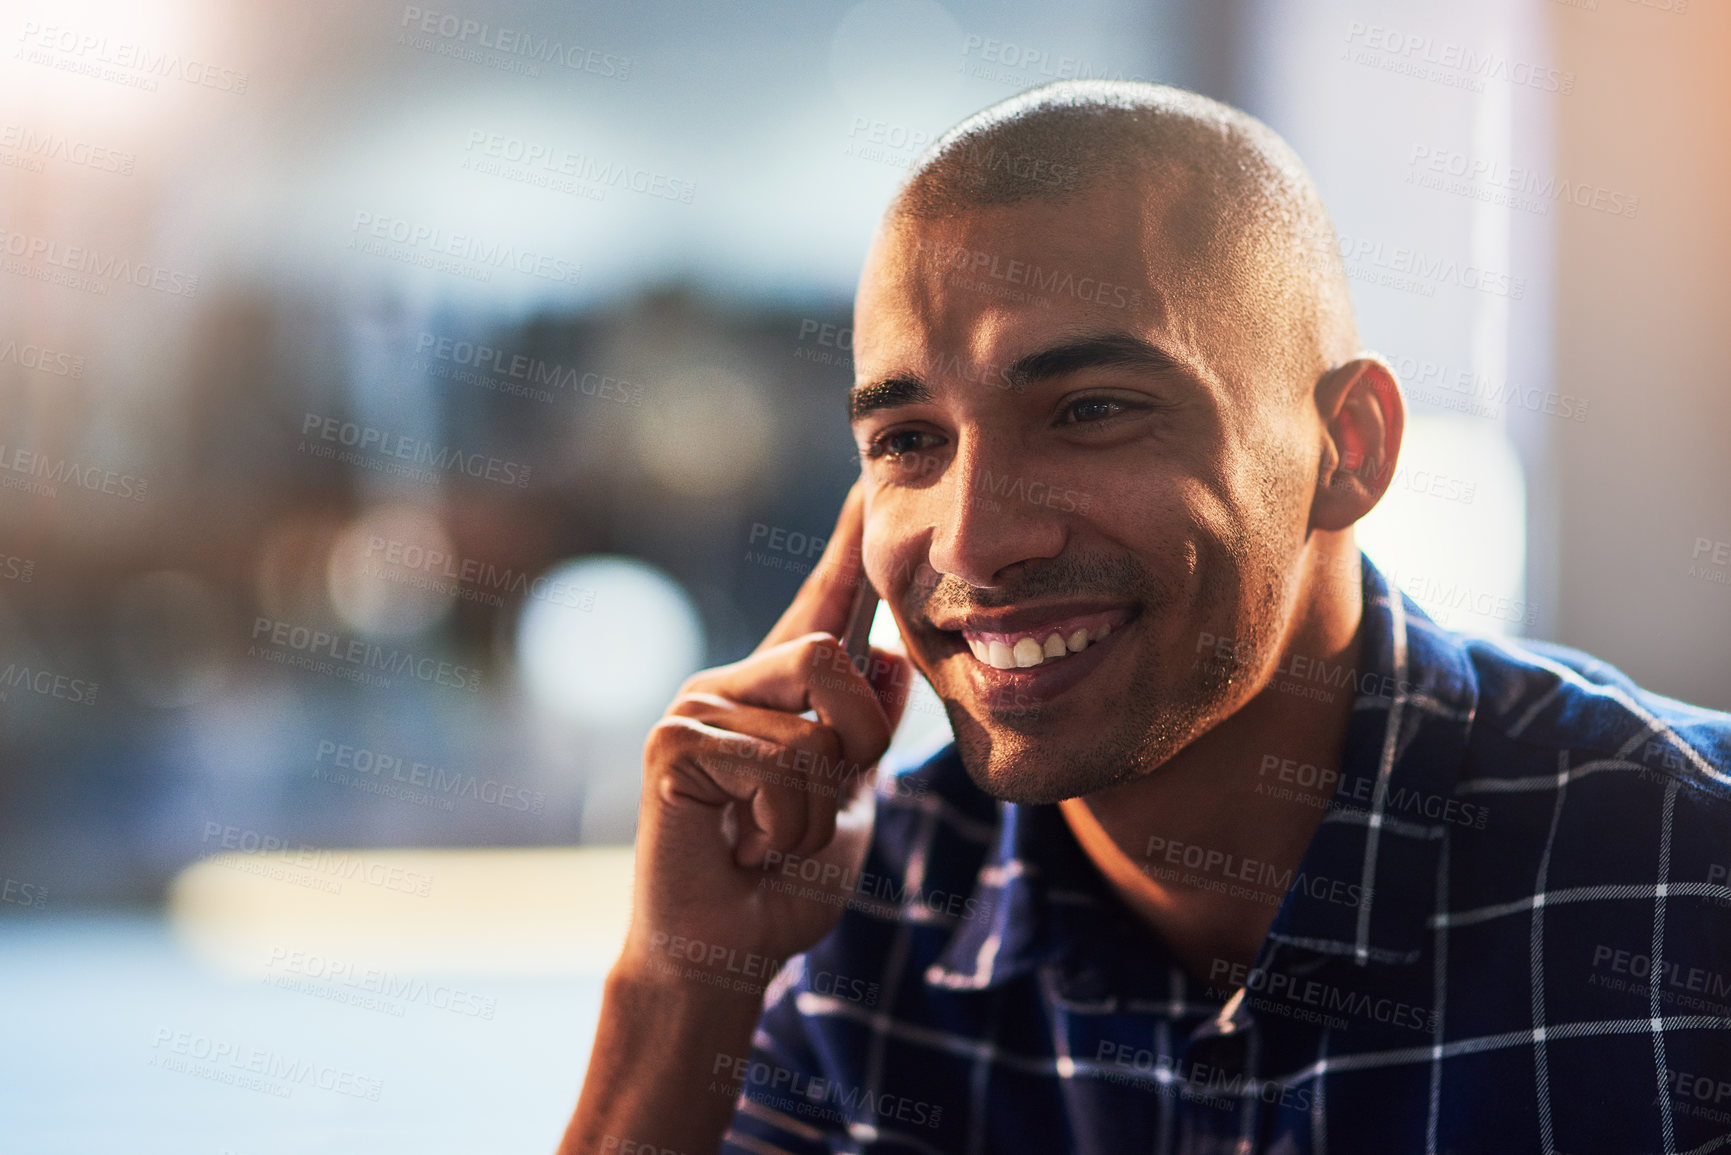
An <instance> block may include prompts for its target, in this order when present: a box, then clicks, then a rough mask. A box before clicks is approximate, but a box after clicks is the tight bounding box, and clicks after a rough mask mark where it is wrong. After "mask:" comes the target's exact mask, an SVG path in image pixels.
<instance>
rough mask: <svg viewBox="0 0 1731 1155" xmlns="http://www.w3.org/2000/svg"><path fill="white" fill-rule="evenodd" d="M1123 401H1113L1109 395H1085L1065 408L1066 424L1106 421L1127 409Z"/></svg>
mask: <svg viewBox="0 0 1731 1155" xmlns="http://www.w3.org/2000/svg"><path fill="white" fill-rule="evenodd" d="M1127 408H1128V406H1126V405H1125V404H1124V403H1123V402H1122V401H1113V400H1111V399H1110V398H1107V397H1085V398H1083V399H1082V400H1080V401H1072V402H1071V403H1070V404H1069V405H1067V406H1066V407H1065V408H1064V420H1063V422H1062V424H1065V425H1086V424H1089V423H1091V422H1095V421H1105V420H1107V419H1108V418H1111V417H1116V416H1118V415H1119V414H1120V413H1122V412H1124V411H1125V409H1127Z"/></svg>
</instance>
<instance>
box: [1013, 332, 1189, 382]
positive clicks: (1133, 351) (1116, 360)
mask: <svg viewBox="0 0 1731 1155" xmlns="http://www.w3.org/2000/svg"><path fill="white" fill-rule="evenodd" d="M1110 368H1133V369H1147V370H1150V371H1152V372H1156V373H1158V372H1166V371H1169V370H1172V369H1179V368H1182V365H1181V363H1180V362H1179V361H1178V359H1177V358H1175V357H1173V356H1172V355H1171V354H1169V353H1167V352H1166V351H1165V350H1164V349H1161V348H1160V347H1159V346H1157V345H1152V344H1150V343H1149V342H1147V341H1144V340H1143V339H1142V338H1140V337H1133V336H1131V335H1130V334H1129V333H1101V334H1097V335H1095V336H1091V337H1078V338H1076V339H1075V340H1072V341H1065V342H1064V343H1063V344H1061V345H1054V346H1052V347H1051V348H1049V349H1042V350H1040V351H1039V352H1037V353H1029V354H1028V355H1027V356H1026V357H1021V358H1018V359H1017V361H1016V363H1015V364H1013V365H1011V366H1010V368H1009V371H1008V372H1007V373H1005V375H1004V376H1005V378H1006V380H1008V381H1009V382H1010V385H1011V387H1012V388H1016V389H1021V388H1025V387H1027V386H1028V385H1031V384H1033V383H1034V382H1036V381H1045V380H1048V379H1050V378H1052V377H1062V376H1064V375H1065V374H1067V373H1075V372H1077V371H1078V370H1082V369H1110Z"/></svg>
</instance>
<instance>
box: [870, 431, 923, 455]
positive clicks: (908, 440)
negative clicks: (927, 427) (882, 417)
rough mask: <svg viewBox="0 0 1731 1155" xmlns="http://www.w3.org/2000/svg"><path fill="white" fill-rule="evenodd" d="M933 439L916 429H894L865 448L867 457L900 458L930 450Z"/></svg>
mask: <svg viewBox="0 0 1731 1155" xmlns="http://www.w3.org/2000/svg"><path fill="white" fill-rule="evenodd" d="M933 440H934V439H933V437H932V435H931V434H929V433H922V432H920V431H919V430H918V429H895V430H891V431H890V432H888V433H885V434H883V435H882V436H880V437H877V438H875V439H874V440H873V441H872V443H871V445H869V446H868V447H867V448H866V456H867V457H890V458H902V457H906V456H907V455H909V454H911V453H919V452H921V451H923V450H926V449H930V448H931V446H932V442H933Z"/></svg>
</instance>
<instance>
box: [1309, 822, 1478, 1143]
mask: <svg viewBox="0 0 1731 1155" xmlns="http://www.w3.org/2000/svg"><path fill="white" fill-rule="evenodd" d="M1448 905H1449V839H1448V835H1447V833H1446V832H1445V833H1444V835H1443V844H1442V850H1441V851H1440V852H1439V853H1438V855H1437V877H1436V913H1437V918H1436V923H1435V929H1436V947H1435V950H1436V962H1435V963H1434V965H1433V966H1432V975H1433V978H1432V984H1433V985H1432V988H1431V1009H1432V1010H1433V1011H1434V1012H1435V1015H1436V1026H1435V1027H1434V1028H1433V1031H1434V1033H1433V1035H1432V1038H1433V1039H1434V1040H1435V1041H1434V1042H1433V1043H1432V1044H1431V1059H1430V1114H1429V1116H1428V1117H1427V1118H1426V1120H1425V1128H1424V1151H1425V1155H1436V1137H1437V1128H1438V1126H1439V1125H1440V1124H1441V1122H1442V1044H1443V1039H1444V1038H1445V1035H1444V1027H1443V1024H1444V1022H1445V1021H1446V1016H1447V1012H1448V982H1449V927H1448V921H1447V919H1446V917H1445V916H1446V915H1447V913H1448ZM1317 1093H1318V1094H1320V1093H1321V1080H1318V1082H1317Z"/></svg>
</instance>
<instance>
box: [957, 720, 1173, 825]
mask: <svg viewBox="0 0 1731 1155" xmlns="http://www.w3.org/2000/svg"><path fill="white" fill-rule="evenodd" d="M951 728H952V729H954V731H955V734H956V753H957V754H958V755H960V757H961V759H962V766H963V768H964V769H966V770H967V772H968V777H969V778H971V779H972V780H973V783H974V785H975V786H978V787H979V788H980V789H981V790H982V791H984V792H985V793H987V794H989V795H991V796H992V797H993V798H996V799H997V800H998V801H1000V802H1014V803H1017V804H1018V805H1022V806H1042V805H1048V804H1051V803H1056V802H1062V801H1064V800H1065V799H1066V798H1078V797H1082V796H1083V795H1087V794H1093V793H1095V792H1097V791H1100V790H1104V789H1106V788H1107V787H1109V786H1115V785H1117V784H1118V783H1120V782H1123V781H1126V780H1127V779H1130V778H1133V777H1136V776H1137V775H1138V774H1140V773H1143V772H1144V770H1145V768H1147V766H1148V764H1147V763H1146V762H1145V761H1144V760H1143V759H1142V758H1141V757H1138V756H1137V754H1138V751H1137V750H1136V749H1134V747H1132V748H1125V745H1124V744H1122V743H1117V742H1111V741H1104V742H1097V743H1095V744H1094V746H1093V747H1092V748H1090V749H1087V750H1076V749H1073V748H1072V749H1070V750H1068V751H1067V752H1065V751H1064V749H1063V746H1062V745H1061V744H1060V743H1059V741H1058V740H1055V739H1037V738H1030V737H1028V736H1027V735H1025V734H1020V733H1017V732H1015V731H1011V730H1002V729H999V728H997V727H993V728H991V729H989V730H988V729H987V728H986V727H983V726H981V725H980V724H979V723H978V722H977V721H975V720H974V719H973V718H971V717H968V716H967V715H962V716H961V717H960V718H956V717H953V716H952V718H951Z"/></svg>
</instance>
